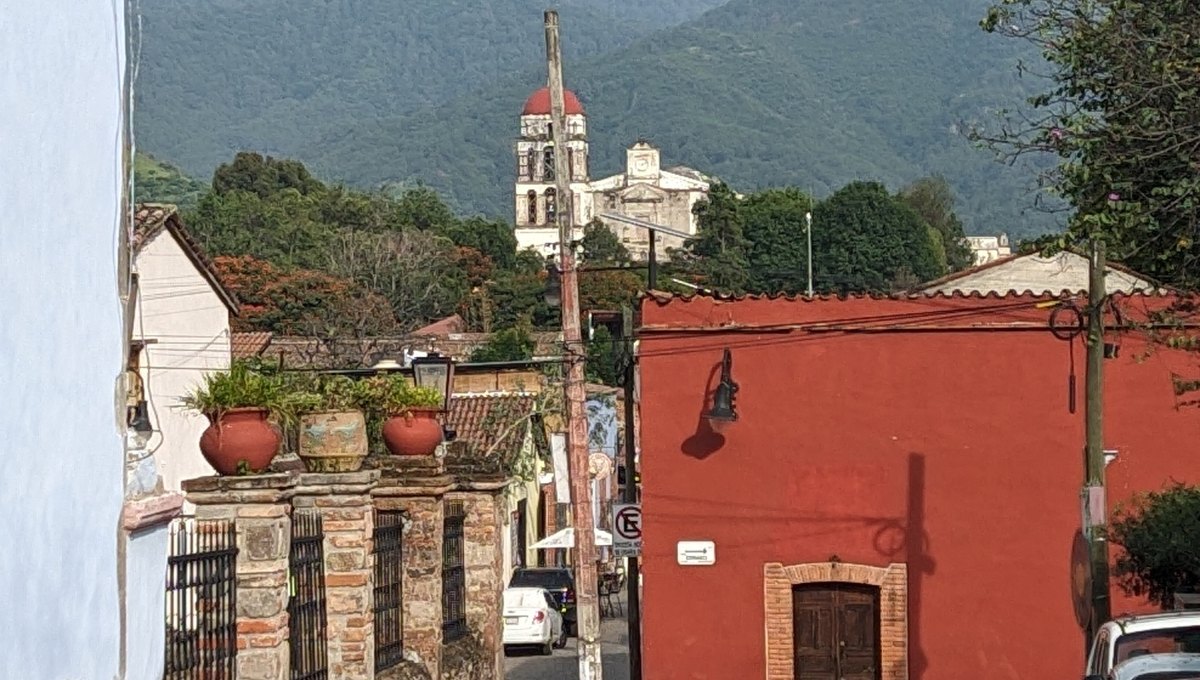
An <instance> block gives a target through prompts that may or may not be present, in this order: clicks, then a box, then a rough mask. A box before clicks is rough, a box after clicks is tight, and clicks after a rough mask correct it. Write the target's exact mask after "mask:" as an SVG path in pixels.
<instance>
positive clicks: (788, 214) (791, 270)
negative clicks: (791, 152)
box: [741, 189, 813, 293]
mask: <svg viewBox="0 0 1200 680" xmlns="http://www.w3.org/2000/svg"><path fill="white" fill-rule="evenodd" d="M812 205H813V202H812V199H811V198H810V197H809V196H807V195H806V194H804V192H802V191H800V190H798V189H768V190H766V191H761V192H758V193H755V194H751V195H749V196H747V197H746V199H745V200H744V201H743V202H742V208H741V213H742V216H743V220H744V221H745V225H746V226H745V233H746V238H748V239H749V240H750V249H749V264H750V272H749V283H748V284H747V289H748V290H750V291H754V292H759V293H800V292H803V291H804V290H805V289H806V288H807V287H808V280H807V264H808V240H807V239H808V233H807V223H806V220H805V214H807V213H808V212H810V211H811V210H812Z"/></svg>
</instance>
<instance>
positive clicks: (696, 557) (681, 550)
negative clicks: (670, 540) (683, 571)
mask: <svg viewBox="0 0 1200 680" xmlns="http://www.w3.org/2000/svg"><path fill="white" fill-rule="evenodd" d="M675 561H676V562H678V563H679V564H682V565H684V566H688V567H692V566H707V565H710V564H715V563H716V561H717V546H716V544H714V543H713V542H712V541H680V542H679V543H677V544H676V545H675Z"/></svg>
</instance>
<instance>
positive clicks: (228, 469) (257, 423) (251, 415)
mask: <svg viewBox="0 0 1200 680" xmlns="http://www.w3.org/2000/svg"><path fill="white" fill-rule="evenodd" d="M267 415H268V412H267V410H266V409H260V408H235V409H231V410H229V411H226V412H224V413H222V414H221V416H220V418H218V419H217V420H215V421H213V422H212V424H211V425H209V426H208V429H207V430H205V431H204V434H202V435H200V453H202V454H204V459H205V460H207V461H208V464H209V465H211V466H213V469H215V470H216V471H217V472H219V473H221V474H223V475H236V474H238V465H239V463H242V462H243V461H244V462H245V469H246V470H247V471H249V472H262V471H263V470H266V469H267V466H268V465H270V464H271V460H272V459H273V458H275V453H276V452H277V451H279V442H280V440H281V438H280V436H279V430H278V429H276V428H275V426H274V425H272V424H271V423H270V422H269V421H267ZM209 419H210V420H212V418H211V417H210V418H209Z"/></svg>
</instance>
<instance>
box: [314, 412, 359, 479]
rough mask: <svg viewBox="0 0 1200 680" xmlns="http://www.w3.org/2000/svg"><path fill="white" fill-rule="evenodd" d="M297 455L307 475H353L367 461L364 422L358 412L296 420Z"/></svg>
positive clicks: (324, 413)
mask: <svg viewBox="0 0 1200 680" xmlns="http://www.w3.org/2000/svg"><path fill="white" fill-rule="evenodd" d="M297 455H299V456H300V460H302V461H304V467H305V469H307V470H308V471H309V472H356V471H357V470H358V469H359V468H361V467H362V464H363V459H364V458H366V457H367V421H366V418H364V417H363V414H362V412H361V411H326V412H322V413H308V414H305V415H303V416H300V446H299V451H298V452H297Z"/></svg>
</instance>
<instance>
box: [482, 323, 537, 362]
mask: <svg viewBox="0 0 1200 680" xmlns="http://www.w3.org/2000/svg"><path fill="white" fill-rule="evenodd" d="M536 348H537V342H536V341H535V340H534V339H533V333H532V331H531V329H530V328H529V325H528V324H527V323H519V324H517V325H514V326H512V327H511V328H505V329H503V330H500V331H497V332H495V333H493V334H492V335H491V337H489V338H488V341H487V343H486V344H484V345H483V346H482V347H480V348H478V349H476V350H475V351H474V352H472V353H471V361H473V362H477V363H486V362H492V361H523V360H525V359H532V358H533V352H534V350H535V349H536Z"/></svg>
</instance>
